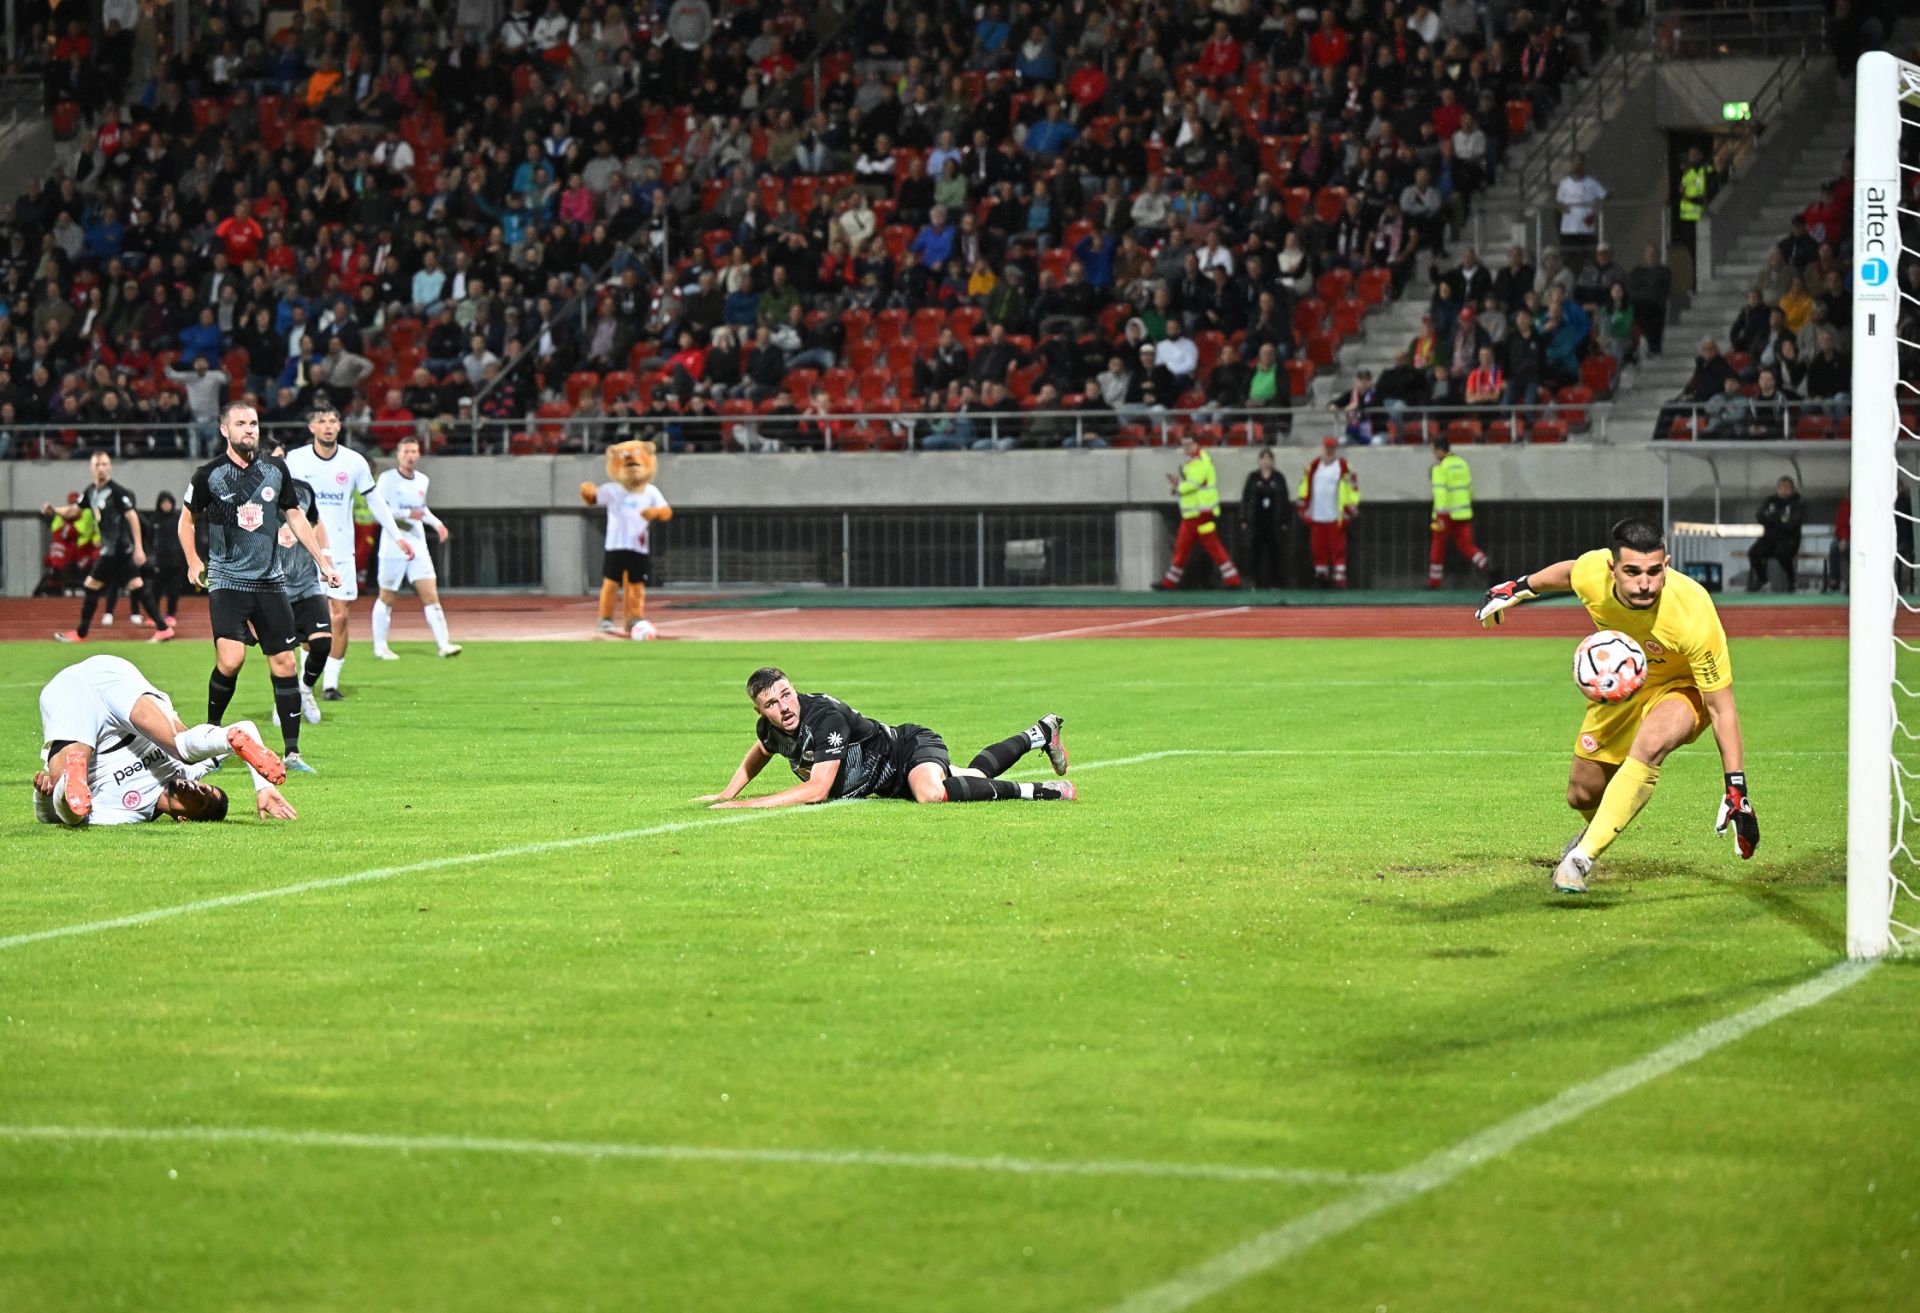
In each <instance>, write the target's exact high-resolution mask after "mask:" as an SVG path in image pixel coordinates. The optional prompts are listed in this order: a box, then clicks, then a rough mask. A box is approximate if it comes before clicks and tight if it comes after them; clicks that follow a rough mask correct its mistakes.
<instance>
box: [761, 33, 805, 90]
mask: <svg viewBox="0 0 1920 1313" xmlns="http://www.w3.org/2000/svg"><path fill="white" fill-rule="evenodd" d="M770 42H771V44H772V49H770V50H768V51H767V56H766V58H765V59H762V60H761V61H760V76H761V77H762V78H764V79H766V81H767V82H768V83H769V84H772V83H776V82H784V81H786V80H787V79H788V78H789V77H791V76H792V75H793V70H794V69H796V68H798V67H799V65H798V64H796V63H794V62H793V56H792V55H789V54H788V53H787V47H786V43H785V42H784V41H782V40H781V39H780V38H779V37H777V36H776V37H772V38H770Z"/></svg>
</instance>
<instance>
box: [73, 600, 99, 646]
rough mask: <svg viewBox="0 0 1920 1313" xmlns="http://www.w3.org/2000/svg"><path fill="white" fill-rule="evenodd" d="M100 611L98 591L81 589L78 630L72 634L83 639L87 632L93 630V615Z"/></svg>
mask: <svg viewBox="0 0 1920 1313" xmlns="http://www.w3.org/2000/svg"><path fill="white" fill-rule="evenodd" d="M99 609H100V590H99V589H98V588H83V589H81V590H80V628H78V629H77V630H75V631H74V632H75V633H77V634H79V635H80V637H82V638H85V637H86V636H87V631H88V630H89V629H91V628H93V613H94V612H95V611H97V610H99Z"/></svg>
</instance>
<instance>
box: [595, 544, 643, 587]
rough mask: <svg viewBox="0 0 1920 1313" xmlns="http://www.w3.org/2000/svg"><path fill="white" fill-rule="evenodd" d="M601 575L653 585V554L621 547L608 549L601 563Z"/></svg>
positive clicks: (605, 577) (628, 581)
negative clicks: (630, 550)
mask: <svg viewBox="0 0 1920 1313" xmlns="http://www.w3.org/2000/svg"><path fill="white" fill-rule="evenodd" d="M600 576H601V578H603V579H611V580H613V582H615V583H620V582H621V581H622V579H623V578H624V579H625V581H626V582H627V583H630V584H646V585H648V586H649V587H651V586H652V585H653V555H652V553H650V552H629V551H626V550H624V549H621V548H617V547H616V548H613V549H612V550H610V551H608V553H607V555H606V559H605V560H604V561H603V562H602V563H601V565H600Z"/></svg>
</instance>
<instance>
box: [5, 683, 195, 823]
mask: <svg viewBox="0 0 1920 1313" xmlns="http://www.w3.org/2000/svg"><path fill="white" fill-rule="evenodd" d="M143 697H153V698H157V699H158V700H159V701H160V704H161V705H162V706H164V707H165V708H166V710H167V713H168V714H169V715H172V714H173V703H172V702H171V701H169V700H168V698H167V695H166V694H165V693H162V692H161V691H160V690H159V689H157V688H155V687H154V686H153V685H152V684H150V683H148V682H147V678H146V676H144V675H142V674H141V673H140V671H139V670H138V669H137V668H135V666H134V664H133V663H132V662H131V661H128V660H127V659H126V658H125V657H116V656H96V657H88V658H87V659H86V660H85V661H81V662H79V663H77V664H75V665H71V666H68V667H67V668H66V669H65V670H62V671H61V672H60V673H59V674H57V675H55V676H54V677H53V678H52V679H50V680H48V681H47V686H46V687H45V688H43V689H41V690H40V738H41V745H40V756H41V760H42V761H43V762H44V761H46V760H47V759H48V758H49V757H50V755H51V751H52V747H53V745H54V744H56V743H85V744H87V745H89V746H90V747H92V748H93V769H92V770H91V771H90V772H89V773H88V776H87V787H88V788H89V789H90V790H91V791H92V793H93V812H92V814H91V815H90V816H89V817H88V818H87V823H88V824H89V825H137V824H138V823H140V822H141V821H150V820H152V819H153V815H154V807H155V805H156V804H157V803H158V802H159V801H160V795H161V793H162V792H164V791H165V789H166V787H167V785H168V784H170V783H172V782H173V781H174V780H178V779H188V780H197V779H199V778H200V777H201V776H203V775H205V774H207V773H208V772H209V771H211V770H213V768H214V766H215V764H216V763H217V761H218V760H219V759H218V758H213V759H209V760H207V761H203V762H198V763H196V764H194V765H191V766H190V765H187V764H185V763H184V762H181V761H179V760H178V759H177V758H175V757H174V756H173V755H172V754H171V753H169V752H168V751H167V750H166V749H165V748H163V747H161V746H160V745H159V744H157V743H155V742H154V741H153V740H152V739H149V738H147V737H146V736H145V735H144V734H142V733H140V731H139V730H137V729H135V728H134V727H133V707H134V704H135V703H136V702H138V701H139V700H140V699H141V698H143ZM50 803H51V800H50V799H44V798H42V797H39V796H36V798H35V806H36V808H38V809H40V817H41V819H42V820H53V819H55V817H54V816H53V815H51V813H50V812H49V811H48V810H46V809H47V808H48V807H49V806H50Z"/></svg>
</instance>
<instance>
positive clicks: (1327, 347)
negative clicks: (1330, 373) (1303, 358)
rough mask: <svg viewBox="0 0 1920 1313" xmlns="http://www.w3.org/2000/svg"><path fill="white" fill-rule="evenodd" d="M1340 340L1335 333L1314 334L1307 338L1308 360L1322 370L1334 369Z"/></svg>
mask: <svg viewBox="0 0 1920 1313" xmlns="http://www.w3.org/2000/svg"><path fill="white" fill-rule="evenodd" d="M1339 350H1340V339H1339V337H1337V336H1336V335H1335V334H1333V333H1312V334H1309V335H1308V337H1307V358H1308V359H1309V360H1311V361H1313V363H1314V364H1315V365H1318V366H1319V367H1320V368H1322V369H1332V368H1333V361H1334V356H1335V354H1336V353H1337V352H1338V351H1339Z"/></svg>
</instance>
